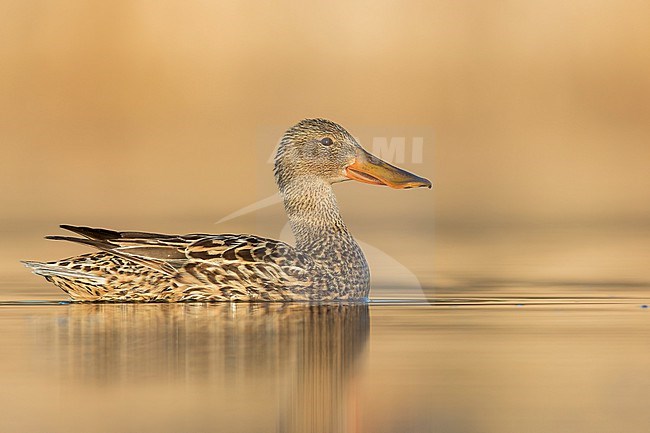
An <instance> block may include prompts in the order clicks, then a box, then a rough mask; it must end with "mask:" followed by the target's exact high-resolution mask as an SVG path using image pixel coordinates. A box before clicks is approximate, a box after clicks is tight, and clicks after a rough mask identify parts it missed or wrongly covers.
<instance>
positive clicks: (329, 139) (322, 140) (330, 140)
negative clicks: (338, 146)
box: [320, 137, 334, 146]
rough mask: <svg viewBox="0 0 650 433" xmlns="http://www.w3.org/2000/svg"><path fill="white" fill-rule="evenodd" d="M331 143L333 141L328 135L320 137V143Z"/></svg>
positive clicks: (326, 144) (328, 144) (325, 144)
mask: <svg viewBox="0 0 650 433" xmlns="http://www.w3.org/2000/svg"><path fill="white" fill-rule="evenodd" d="M333 143H334V142H333V141H332V139H331V138H329V137H325V138H323V139H321V141H320V144H322V145H323V146H331V145H332V144H333Z"/></svg>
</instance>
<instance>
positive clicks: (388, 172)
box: [345, 148, 431, 189]
mask: <svg viewBox="0 0 650 433" xmlns="http://www.w3.org/2000/svg"><path fill="white" fill-rule="evenodd" d="M345 175H346V177H347V178H348V179H352V180H356V181H359V182H363V183H369V184H371V185H386V186H390V187H391V188H396V189H406V188H419V187H427V188H431V182H430V181H429V180H428V179H425V178H423V177H420V176H416V175H415V174H413V173H409V172H408V171H406V170H402V169H401V168H398V167H395V166H394V165H390V164H389V163H387V162H385V161H382V160H381V159H379V158H377V157H376V156H374V155H371V154H370V153H368V152H366V151H365V150H363V149H361V148H359V150H358V151H357V156H356V159H355V161H354V163H353V164H351V165H349V166H348V167H347V168H346V169H345Z"/></svg>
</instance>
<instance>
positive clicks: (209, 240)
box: [48, 225, 315, 284]
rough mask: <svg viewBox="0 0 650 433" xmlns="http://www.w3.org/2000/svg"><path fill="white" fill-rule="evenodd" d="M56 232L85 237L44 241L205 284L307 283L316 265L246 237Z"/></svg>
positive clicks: (80, 230) (90, 230)
mask: <svg viewBox="0 0 650 433" xmlns="http://www.w3.org/2000/svg"><path fill="white" fill-rule="evenodd" d="M61 228H63V229H66V230H70V231H72V232H74V233H77V234H80V235H82V236H84V238H77V237H68V236H48V239H54V240H66V241H72V242H77V243H81V244H86V245H91V246H93V247H95V248H97V249H99V250H102V251H106V252H109V253H111V254H114V255H116V256H119V257H121V258H123V259H126V260H129V261H131V262H133V263H137V264H140V265H142V266H146V267H148V268H151V269H154V270H156V271H160V272H163V273H165V274H168V275H174V276H178V275H179V273H180V274H185V275H186V276H187V274H189V275H190V276H192V277H193V278H194V279H196V280H198V281H200V282H201V283H204V284H219V283H221V282H223V281H225V280H233V279H239V280H247V281H248V280H251V281H255V282H258V283H261V284H266V283H267V282H269V281H277V282H278V283H296V282H299V281H302V282H306V281H307V280H308V276H309V271H310V270H312V269H313V268H314V266H315V264H314V262H313V260H312V259H311V258H310V257H309V256H307V255H305V254H303V253H300V252H298V251H297V250H296V249H295V248H293V247H292V246H290V245H288V244H286V243H284V242H281V241H277V240H273V239H268V238H263V237H260V236H253V235H247V234H219V235H210V234H200V233H197V234H188V235H167V234H160V233H146V232H119V231H114V230H107V229H101V228H91V227H80V226H70V225H62V226H61Z"/></svg>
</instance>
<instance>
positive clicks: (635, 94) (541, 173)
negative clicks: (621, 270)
mask: <svg viewBox="0 0 650 433" xmlns="http://www.w3.org/2000/svg"><path fill="white" fill-rule="evenodd" d="M649 16H650V4H649V3H647V2H642V1H625V2H607V1H576V2H563V1H546V0H545V1H516V2H514V1H486V2H474V1H469V2H468V1H436V2H399V1H394V2H391V1H378V2H345V3H343V2H341V3H335V4H331V3H328V2H322V3H310V4H304V3H299V2H273V3H268V4H262V3H258V2H255V3H245V2H237V1H219V2H216V1H215V2H180V1H178V2H174V1H138V2H132V1H114V2H84V1H78V0H70V1H61V2H38V1H28V0H21V1H8V0H5V1H3V2H1V3H0V59H2V60H1V61H0V146H2V159H1V160H0V179H1V182H2V189H1V191H0V209H1V210H0V222H1V223H2V226H3V230H4V231H5V234H7V233H9V232H11V233H15V232H16V230H18V229H19V228H20V227H24V226H26V225H27V226H30V224H39V225H43V226H44V227H47V230H48V232H52V230H54V229H55V226H56V224H58V223H61V222H69V223H76V224H84V223H85V224H88V225H95V226H111V225H112V226H116V225H117V226H118V227H119V228H132V229H136V228H137V229H148V230H152V231H153V230H163V229H170V230H176V231H180V232H192V231H218V230H219V229H218V228H215V225H214V222H215V221H217V220H218V219H219V218H220V217H222V216H224V215H226V214H228V213H230V212H233V211H235V210H237V209H239V208H240V207H242V206H246V205H249V204H250V203H252V202H254V201H255V200H257V199H259V198H261V197H262V196H263V195H264V194H261V193H260V187H259V186H260V185H261V184H262V185H264V184H266V185H268V184H269V183H272V182H273V180H272V174H271V167H270V166H269V167H263V168H262V169H260V164H258V163H257V159H256V160H255V161H253V155H255V158H257V155H260V154H262V155H268V154H269V153H270V152H271V151H272V149H273V147H274V145H275V143H276V141H277V139H278V138H279V135H280V134H281V133H282V131H283V129H285V128H286V127H288V126H290V125H291V124H293V123H295V122H296V121H298V120H299V119H301V118H304V117H312V116H319V117H327V118H330V119H332V120H335V121H337V122H340V123H341V124H343V125H344V126H346V127H347V128H348V129H349V130H350V131H351V132H352V133H355V131H357V130H363V131H368V130H369V128H370V129H371V128H372V127H373V126H376V127H378V128H379V127H391V128H397V129H399V128H400V127H404V128H417V127H424V128H430V129H431V130H432V131H434V137H435V138H434V140H429V141H428V142H426V143H425V147H424V154H423V162H422V163H421V164H415V163H410V162H409V161H407V162H406V163H405V164H403V165H404V166H405V167H406V168H408V169H411V170H413V171H415V172H417V173H418V174H421V175H424V176H426V177H429V178H431V179H432V180H433V182H434V190H433V192H430V191H406V192H403V191H387V190H386V189H383V188H371V187H368V186H365V185H354V186H353V185H344V186H340V187H338V192H339V194H340V202H341V206H342V208H343V210H344V213H345V215H347V216H348V218H349V220H350V223H351V225H352V226H353V228H354V227H355V226H356V227H357V228H358V229H359V230H363V228H364V227H365V222H366V221H367V220H368V219H369V218H372V219H373V220H376V221H380V222H378V224H379V227H380V228H382V229H386V230H388V229H390V228H391V227H395V226H396V223H395V222H394V220H395V219H402V220H404V219H406V220H408V221H409V222H412V223H413V224H412V226H413V227H417V228H418V230H421V231H425V232H427V233H429V232H430V231H431V228H432V227H433V220H434V215H435V224H436V226H437V227H441V228H444V227H451V226H457V225H468V226H481V225H530V224H534V225H539V224H561V225H564V224H569V225H582V224H591V225H593V224H608V225H611V224H615V225H620V226H627V225H639V224H641V225H643V224H646V222H648V221H649V217H650V200H649V198H650V196H649V191H650V170H649V167H650V122H649V120H650V26H648V25H647V24H648V17H649ZM267 138H268V142H266V139H267ZM365 144H366V146H367V147H369V146H368V143H365ZM265 146H266V147H265ZM434 202H435V207H434V205H433V204H434ZM273 212H275V214H274V215H280V216H281V209H276V210H275V211H273ZM369 215H370V216H369ZM197 221H200V222H197ZM399 225H400V227H404V225H403V224H401V223H400V224H399ZM30 227H32V226H30ZM39 227H40V226H39ZM39 230H40V229H39ZM251 231H252V230H251ZM43 234H45V233H42V232H40V231H38V232H35V233H30V234H29V236H30V237H34V236H38V237H40V236H41V235H43ZM21 236H22V235H21ZM415 237H417V236H415ZM425 238H426V237H425ZM426 239H429V240H430V238H426ZM19 240H20V239H16V244H18V243H19V242H18V241H19ZM21 242H22V241H21ZM378 242H380V243H381V241H378ZM393 243H394V242H392V241H391V242H388V241H387V242H386V244H385V245H383V247H385V248H386V249H388V248H389V247H390V246H391V244H393ZM34 245H41V244H34ZM42 245H45V243H42ZM43 248H52V247H45V246H43ZM67 248H68V251H71V250H70V247H69V246H68V247H67ZM395 248H397V247H395ZM395 248H394V249H393V250H395ZM397 250H399V248H397ZM22 253H24V251H20V254H22ZM46 253H47V251H45V252H43V254H37V256H39V257H40V256H42V255H45V254H46ZM14 255H18V253H17V252H16V253H12V254H10V257H9V258H11V259H12V260H13V259H14ZM50 258H51V257H50Z"/></svg>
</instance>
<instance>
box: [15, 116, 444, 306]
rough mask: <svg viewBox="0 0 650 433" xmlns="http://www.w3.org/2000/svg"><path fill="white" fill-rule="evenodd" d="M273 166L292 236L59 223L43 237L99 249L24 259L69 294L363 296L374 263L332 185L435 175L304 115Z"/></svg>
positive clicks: (83, 297)
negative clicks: (402, 164) (59, 231)
mask: <svg viewBox="0 0 650 433" xmlns="http://www.w3.org/2000/svg"><path fill="white" fill-rule="evenodd" d="M274 175H275V181H276V184H277V187H278V189H279V192H280V197H281V198H282V201H283V203H284V209H285V211H286V214H287V216H288V219H289V223H290V227H291V230H292V232H293V234H294V236H295V245H290V244H288V243H285V242H282V241H279V240H274V239H269V238H266V237H261V236H255V235H250V234H198V233H195V234H187V235H173V234H160V233H148V232H137V231H115V230H108V229H104V228H92V227H85V226H73V225H66V224H63V225H61V226H60V227H61V228H63V229H65V230H68V231H70V232H72V233H74V234H75V235H76V236H60V235H56V236H46V239H51V240H60V241H70V242H75V243H78V244H84V245H87V246H90V247H93V248H94V249H95V250H94V251H93V252H91V253H86V254H82V255H78V256H74V257H70V258H66V259H63V260H58V261H52V262H39V261H24V262H23V264H25V265H26V266H27V267H28V268H30V270H31V271H32V272H33V273H34V274H36V275H39V276H42V277H44V278H45V279H46V280H47V281H49V282H50V283H53V284H54V285H55V286H57V287H59V288H60V289H62V290H63V291H64V292H65V293H66V294H67V295H68V296H69V298H70V300H71V301H72V302H219V301H245V302H256V301H270V302H285V301H316V302H318V301H363V300H367V299H368V295H369V291H370V269H369V267H368V263H367V261H366V258H365V256H364V254H363V251H362V250H361V248H360V247H359V244H358V243H357V242H356V241H355V239H354V237H353V236H352V234H350V231H349V230H348V228H347V226H346V225H345V223H344V221H343V219H342V217H341V214H340V212H339V208H338V205H337V201H336V197H335V194H334V190H333V185H334V184H337V183H340V182H346V181H350V180H354V181H358V182H362V183H365V184H369V185H377V186H388V187H390V188H395V189H410V188H420V187H425V188H429V189H430V188H431V182H430V181H429V180H428V179H426V178H423V177H420V176H417V175H415V174H413V173H410V172H408V171H406V170H403V169H401V168H398V167H395V166H393V165H391V164H389V163H388V162H385V161H383V160H381V159H380V158H378V157H376V156H374V155H372V154H371V153H369V152H368V151H366V150H365V149H364V148H363V147H362V146H361V145H360V144H359V143H358V142H357V140H356V139H355V138H354V137H353V136H352V135H351V134H350V133H349V132H348V131H347V130H345V129H344V128H343V127H342V126H340V125H339V124H337V123H335V122H333V121H330V120H327V119H322V118H314V119H304V120H301V121H300V122H298V123H297V124H295V125H294V126H292V127H290V128H289V129H288V130H287V131H286V132H285V133H284V135H283V136H282V138H281V139H280V142H279V144H278V148H277V151H276V155H275V161H274Z"/></svg>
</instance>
